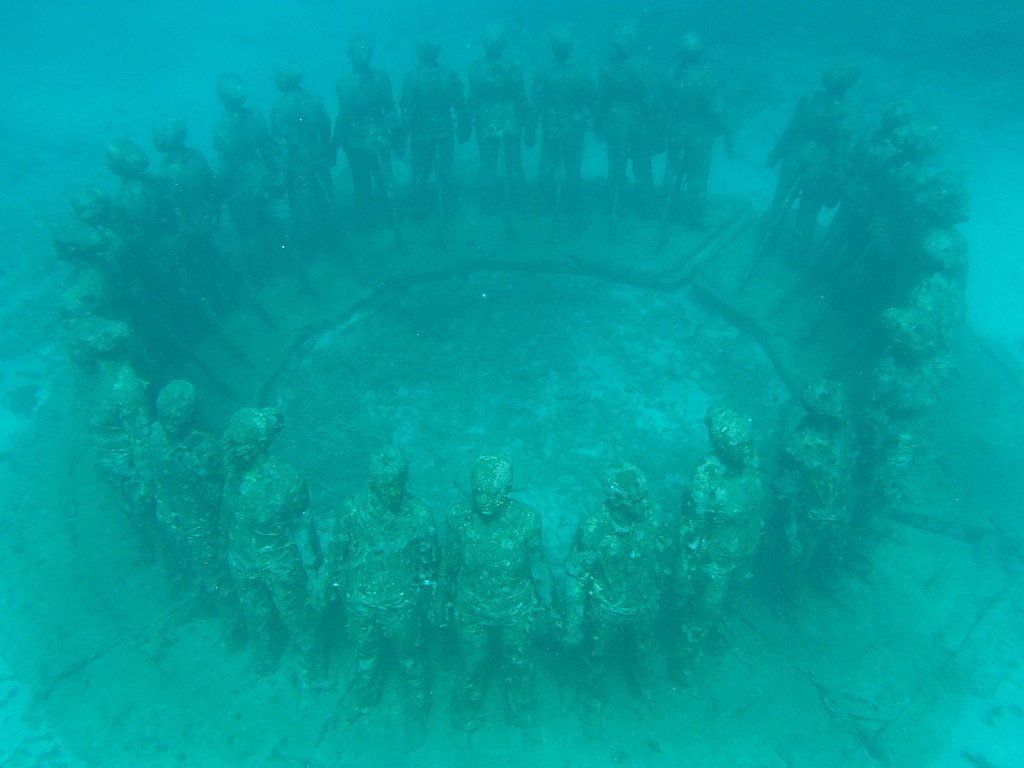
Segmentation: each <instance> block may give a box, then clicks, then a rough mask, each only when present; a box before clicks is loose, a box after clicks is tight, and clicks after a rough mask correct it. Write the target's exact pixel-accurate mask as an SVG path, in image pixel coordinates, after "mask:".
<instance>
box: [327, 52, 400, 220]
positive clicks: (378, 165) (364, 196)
mask: <svg viewBox="0 0 1024 768" xmlns="http://www.w3.org/2000/svg"><path fill="white" fill-rule="evenodd" d="M348 57H349V60H350V61H351V62H352V71H351V72H350V73H349V74H347V75H344V76H342V77H340V78H338V82H337V85H336V88H335V90H336V91H337V94H338V117H337V120H336V121H335V123H334V138H333V142H334V147H335V149H334V151H335V152H336V151H337V149H338V148H340V149H341V150H342V151H343V152H344V153H345V155H346V156H347V157H348V167H349V170H350V171H351V173H352V191H353V194H354V196H355V206H356V224H357V226H368V225H369V224H370V223H371V222H372V221H373V220H374V219H375V218H379V217H380V214H381V213H382V212H383V213H385V214H386V215H387V216H388V217H390V218H393V217H394V210H393V205H394V200H393V197H392V195H393V192H392V186H391V184H392V181H391V153H392V151H397V152H400V153H401V152H403V149H404V148H403V147H402V141H403V136H402V130H401V125H400V120H399V116H398V110H397V109H396V107H395V97H394V94H393V92H392V89H391V77H390V76H389V75H388V73H387V72H385V71H384V70H383V69H378V68H376V67H371V66H370V61H371V60H372V59H373V46H372V45H371V43H370V41H369V40H368V39H366V38H365V37H362V36H360V35H357V36H355V37H353V38H352V39H351V40H350V41H349V44H348ZM374 185H376V195H377V197H378V200H377V201H374Z"/></svg>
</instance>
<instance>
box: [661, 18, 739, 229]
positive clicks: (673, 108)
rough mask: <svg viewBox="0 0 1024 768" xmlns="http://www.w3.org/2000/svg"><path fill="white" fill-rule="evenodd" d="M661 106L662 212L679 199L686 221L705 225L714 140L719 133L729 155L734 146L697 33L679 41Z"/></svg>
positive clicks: (695, 224)
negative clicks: (662, 144) (662, 149)
mask: <svg viewBox="0 0 1024 768" xmlns="http://www.w3.org/2000/svg"><path fill="white" fill-rule="evenodd" d="M662 107H663V109H664V110H665V147H666V151H667V155H666V161H665V193H666V195H667V200H666V215H671V214H672V213H673V210H672V209H673V208H674V207H675V205H676V203H677V202H678V203H681V205H682V210H683V215H684V218H685V219H686V221H687V222H688V223H689V224H690V225H691V226H692V227H694V228H696V229H703V227H704V215H705V211H704V206H705V202H706V198H707V192H708V177H709V175H710V174H711V149H712V146H713V145H714V143H715V138H716V137H717V136H723V137H724V140H725V149H726V152H727V153H728V154H729V155H730V156H731V155H732V154H733V146H732V133H731V131H730V130H729V128H728V125H727V124H726V121H725V114H724V110H723V107H722V96H721V92H720V90H719V87H718V81H717V80H716V79H715V76H714V75H713V74H712V72H711V69H710V67H708V65H707V63H706V62H705V61H704V49H703V44H702V43H701V41H700V38H699V37H697V36H696V35H694V34H688V35H685V36H684V37H683V39H682V40H681V41H680V43H679V47H678V50H677V52H676V61H675V66H674V67H673V69H672V74H671V77H670V78H669V82H668V85H667V87H666V89H665V95H664V99H663V104H662ZM680 196H681V198H682V199H681V200H680V199H679V198H680Z"/></svg>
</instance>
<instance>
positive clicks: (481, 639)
mask: <svg viewBox="0 0 1024 768" xmlns="http://www.w3.org/2000/svg"><path fill="white" fill-rule="evenodd" d="M471 485H472V494H473V496H472V501H471V502H470V503H463V504H458V505H456V506H455V507H454V508H453V509H452V511H451V513H450V514H449V516H448V539H447V542H446V545H445V549H444V558H443V560H442V567H441V583H440V585H439V586H440V589H439V591H438V599H439V605H438V609H439V612H440V619H441V621H442V622H444V623H447V622H449V621H451V622H454V626H455V632H456V636H457V638H458V652H459V668H458V672H457V674H456V679H455V689H454V691H453V695H452V721H453V725H454V726H455V727H456V728H460V729H463V730H467V731H469V730H475V729H476V728H478V727H479V726H480V725H481V723H482V720H481V717H480V709H481V706H482V703H483V691H484V684H485V680H484V678H485V675H486V669H487V662H488V656H489V653H488V651H489V648H490V645H491V642H492V640H493V641H494V642H496V644H497V645H498V647H499V653H500V654H501V657H500V664H501V667H502V679H503V680H504V681H505V685H506V691H505V693H506V696H507V698H506V703H507V712H508V718H509V720H510V721H511V722H513V723H514V724H516V725H518V726H519V727H520V728H522V729H524V732H525V733H529V729H530V728H531V726H532V724H533V721H534V717H535V710H536V701H535V691H534V661H533V656H532V654H531V648H530V640H531V638H532V636H533V632H534V627H535V623H536V615H537V613H538V611H541V610H550V600H551V595H550V578H549V576H550V574H549V573H548V571H547V565H546V563H545V562H544V553H543V550H542V545H541V521H540V514H539V513H538V512H537V510H535V509H534V508H533V507H529V506H527V505H526V504H523V503H522V502H520V501H517V500H515V499H512V498H510V497H509V495H508V494H509V492H510V491H511V490H512V461H511V459H509V458H508V457H507V456H503V455H487V456H481V457H480V458H479V459H477V461H476V463H475V465H474V466H473V472H472V476H471Z"/></svg>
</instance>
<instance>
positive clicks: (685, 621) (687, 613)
mask: <svg viewBox="0 0 1024 768" xmlns="http://www.w3.org/2000/svg"><path fill="white" fill-rule="evenodd" d="M704 423H705V425H706V426H707V429H708V438H709V439H710V441H711V448H712V450H711V453H709V454H707V455H706V456H705V457H704V458H703V459H701V461H700V463H699V464H698V465H697V468H696V469H695V470H694V473H693V477H692V478H691V479H690V483H689V485H688V487H687V490H686V495H685V497H684V499H683V512H682V519H681V523H680V560H679V563H678V576H679V589H680V598H681V599H682V603H681V609H682V628H681V633H680V641H681V649H680V650H681V657H680V664H681V674H682V676H683V679H684V680H685V679H687V678H688V677H689V676H690V675H691V674H692V671H693V665H694V663H695V662H696V661H697V659H698V657H699V656H700V654H701V653H702V651H703V649H704V644H705V640H706V639H707V636H708V633H709V632H711V630H712V629H714V627H715V624H716V623H717V622H718V619H719V616H720V614H721V612H722V605H723V603H724V602H725V598H726V595H727V594H728V592H729V589H730V587H731V586H732V584H733V582H735V581H736V580H737V579H738V578H740V577H742V576H743V574H744V572H745V570H746V569H747V568H748V566H749V565H750V561H751V558H752V557H753V555H754V551H755V550H756V549H757V546H758V544H759V543H760V540H761V505H762V496H763V494H762V490H761V477H760V470H759V466H758V459H757V453H756V452H755V450H754V444H753V440H752V436H751V424H750V419H749V418H748V417H746V416H744V415H741V414H739V413H737V412H735V411H733V410H730V409H729V408H725V407H723V406H718V405H712V406H711V407H710V408H708V411H707V414H706V415H705V417H704Z"/></svg>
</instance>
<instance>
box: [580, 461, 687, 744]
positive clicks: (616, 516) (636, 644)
mask: <svg viewBox="0 0 1024 768" xmlns="http://www.w3.org/2000/svg"><path fill="white" fill-rule="evenodd" d="M602 486H603V487H602V490H603V492H604V501H603V502H602V504H601V506H600V507H599V508H598V509H597V510H596V511H595V512H594V513H592V514H591V515H589V516H588V517H587V518H585V519H584V520H582V521H581V522H580V525H579V528H578V529H577V530H576V535H575V537H574V539H573V542H572V546H571V548H570V550H569V556H568V558H567V559H566V563H565V573H566V582H565V608H566V616H565V639H566V641H567V642H568V643H569V644H570V645H577V644H579V643H581V642H585V643H586V646H585V648H584V652H585V653H586V662H585V663H586V667H585V670H586V671H585V680H584V684H585V688H586V690H585V698H584V702H585V704H586V705H587V707H588V709H590V710H592V711H591V712H588V713H587V714H588V715H590V716H594V717H596V716H597V715H598V712H599V709H600V708H601V707H602V706H603V705H604V703H605V698H606V696H605V676H606V674H607V670H606V669H605V666H606V664H607V662H608V660H609V658H610V657H611V655H612V651H613V649H614V647H615V643H616V642H619V641H625V643H626V644H627V646H628V648H629V650H630V652H631V658H630V661H632V665H631V666H632V671H633V673H634V674H633V682H634V683H635V687H636V689H637V690H638V692H639V694H640V695H641V696H642V697H643V698H644V699H645V700H647V701H650V700H651V697H652V686H653V683H654V681H655V679H656V677H657V672H656V666H655V664H656V659H657V656H656V654H655V648H654V642H655V637H656V636H657V632H656V626H655V622H656V621H657V619H658V610H659V607H660V596H661V591H662V587H663V584H664V581H665V575H666V573H667V568H666V565H667V564H666V563H665V562H664V554H665V551H666V549H667V543H668V542H667V539H666V537H665V535H664V531H663V529H662V526H661V523H660V521H659V520H658V519H657V516H656V509H655V507H654V505H652V504H651V502H650V500H649V499H648V497H647V478H646V477H645V476H644V474H643V472H641V471H640V469H639V468H637V467H636V466H634V465H633V464H626V463H623V464H615V465H612V466H610V467H609V468H608V469H607V471H606V472H605V476H604V480H603V483H602ZM595 725H596V723H595Z"/></svg>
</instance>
